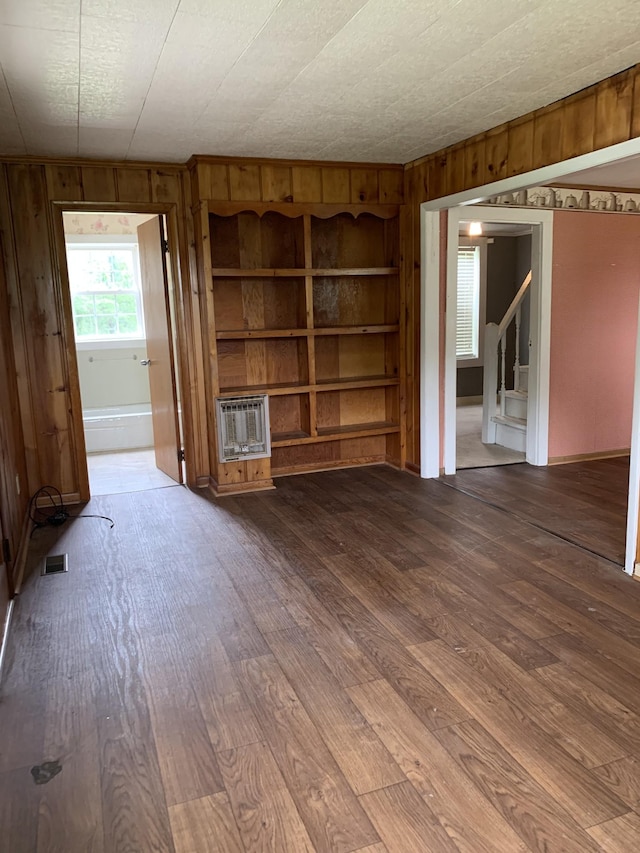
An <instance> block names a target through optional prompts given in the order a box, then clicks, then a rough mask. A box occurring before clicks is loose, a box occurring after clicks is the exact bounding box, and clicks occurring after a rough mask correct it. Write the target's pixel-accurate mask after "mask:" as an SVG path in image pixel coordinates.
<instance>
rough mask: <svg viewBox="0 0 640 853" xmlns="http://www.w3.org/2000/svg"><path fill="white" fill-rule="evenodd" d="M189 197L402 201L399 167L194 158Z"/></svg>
mask: <svg viewBox="0 0 640 853" xmlns="http://www.w3.org/2000/svg"><path fill="white" fill-rule="evenodd" d="M189 165H190V167H191V175H192V180H193V184H192V187H193V198H194V200H195V199H201V200H204V199H206V200H209V201H253V202H269V201H277V202H307V203H324V204H402V202H403V200H404V196H403V192H404V188H403V174H402V167H401V166H393V165H379V164H370V163H319V162H308V161H303V160H256V159H253V158H242V159H228V158H224V157H194V158H193V159H192V160H191V161H190V164H189Z"/></svg>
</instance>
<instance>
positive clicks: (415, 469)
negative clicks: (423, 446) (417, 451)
mask: <svg viewBox="0 0 640 853" xmlns="http://www.w3.org/2000/svg"><path fill="white" fill-rule="evenodd" d="M404 470H405V471H407V472H408V473H409V474H415V475H416V477H419V476H420V466H419V465H416V463H415V462H407V463H406V464H405V466H404Z"/></svg>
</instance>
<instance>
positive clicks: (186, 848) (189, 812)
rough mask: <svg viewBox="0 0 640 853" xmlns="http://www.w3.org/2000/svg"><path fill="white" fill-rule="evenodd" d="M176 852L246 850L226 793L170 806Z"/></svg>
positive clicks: (205, 852)
mask: <svg viewBox="0 0 640 853" xmlns="http://www.w3.org/2000/svg"><path fill="white" fill-rule="evenodd" d="M169 817H170V818H171V832H172V833H173V843H174V846H175V851H176V853H246V851H245V848H244V846H243V844H242V841H241V840H240V834H239V832H238V827H237V826H236V823H235V821H234V819H233V814H232V812H231V806H230V805H229V798H228V797H227V794H226V793H219V794H213V795H212V796H210V797H203V798H202V799H200V800H191V801H190V802H188V803H180V804H179V805H175V806H171V808H170V809H169Z"/></svg>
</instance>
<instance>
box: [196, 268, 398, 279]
mask: <svg viewBox="0 0 640 853" xmlns="http://www.w3.org/2000/svg"><path fill="white" fill-rule="evenodd" d="M397 273H398V267H353V268H351V269H313V268H312V267H304V268H299V267H292V268H287V269H275V268H273V267H260V268H251V269H246V268H243V269H238V268H237V267H214V268H212V269H211V275H214V276H218V277H220V278H299V277H300V276H301V275H310V276H312V277H313V278H316V277H318V278H331V277H332V276H348V275H350V276H375V275H396V274H397Z"/></svg>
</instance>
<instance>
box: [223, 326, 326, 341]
mask: <svg viewBox="0 0 640 853" xmlns="http://www.w3.org/2000/svg"><path fill="white" fill-rule="evenodd" d="M309 332H310V329H233V330H231V331H228V332H227V331H224V332H216V338H217V340H219V341H243V340H251V338H306V337H307V335H308V334H309Z"/></svg>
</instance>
